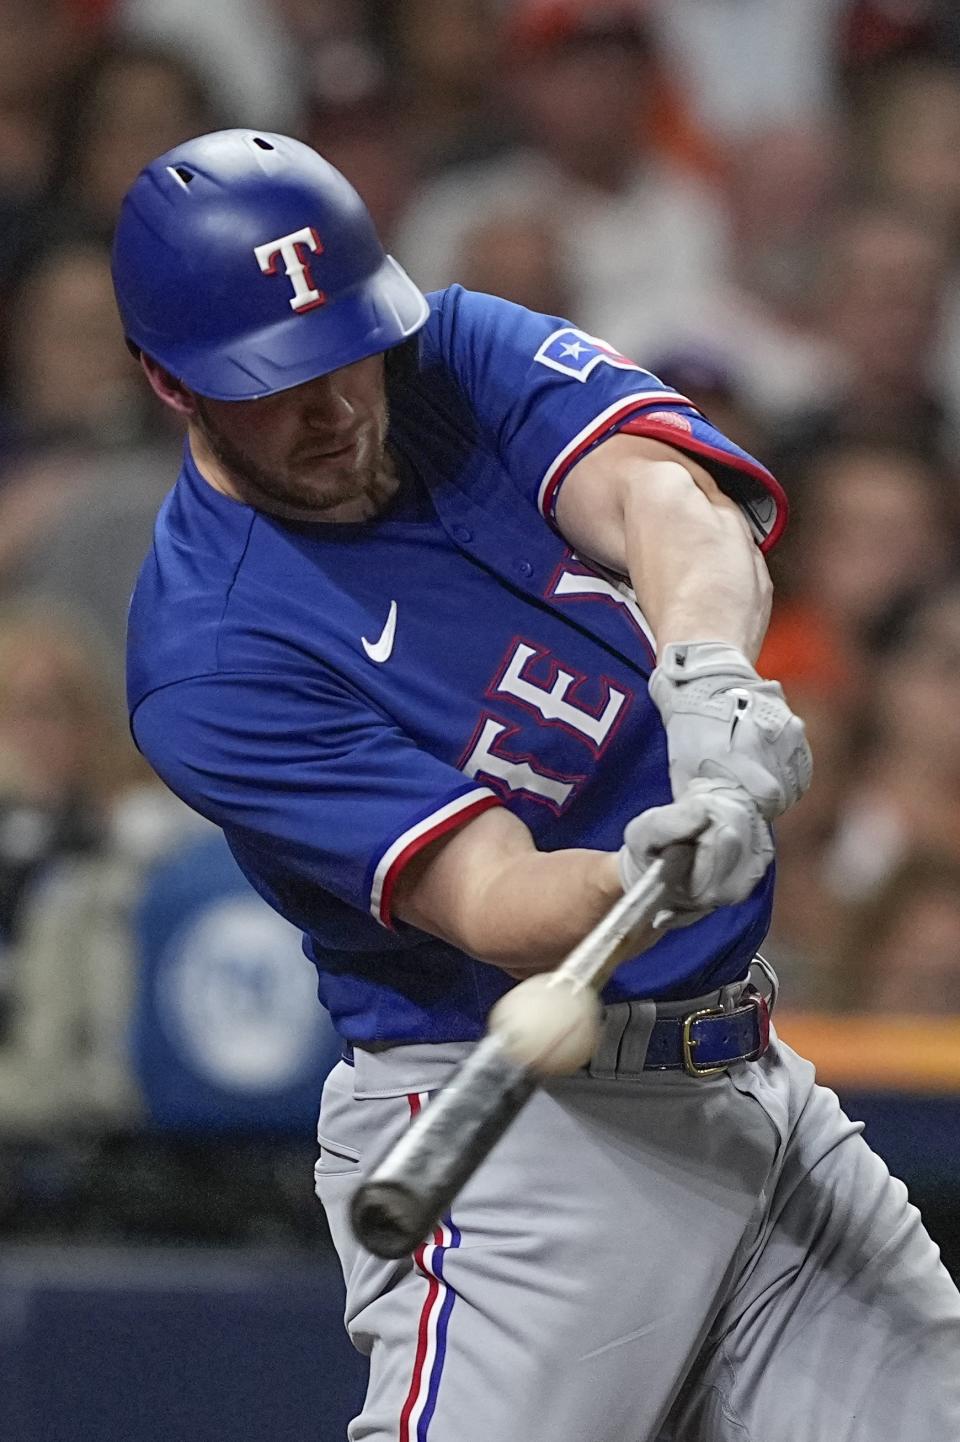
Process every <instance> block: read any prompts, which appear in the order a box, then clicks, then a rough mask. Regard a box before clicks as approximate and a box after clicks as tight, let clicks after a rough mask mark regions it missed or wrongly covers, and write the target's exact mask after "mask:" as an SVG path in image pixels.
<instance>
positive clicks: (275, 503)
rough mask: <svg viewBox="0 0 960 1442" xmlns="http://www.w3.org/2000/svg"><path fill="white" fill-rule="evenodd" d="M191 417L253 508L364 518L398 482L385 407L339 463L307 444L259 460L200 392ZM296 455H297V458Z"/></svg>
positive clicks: (318, 517)
mask: <svg viewBox="0 0 960 1442" xmlns="http://www.w3.org/2000/svg"><path fill="white" fill-rule="evenodd" d="M195 401H196V407H197V410H196V422H197V425H198V426H199V427H200V430H201V432H202V433H203V438H204V440H205V441H206V443H207V446H208V447H209V449H210V451H211V453H212V455H213V456H214V457H215V458H216V460H217V461H218V462H219V463H220V465H221V466H223V468H224V469H225V470H226V471H227V472H228V473H229V474H230V475H231V476H232V477H233V479H234V481H235V482H237V483H238V485H237V489H238V491H239V493H240V495H241V496H242V498H243V500H244V501H246V502H247V503H248V504H250V505H252V506H256V507H257V509H259V510H264V511H269V512H271V513H272V514H274V515H280V516H284V517H287V518H289V519H291V520H303V521H331V522H338V521H339V522H345V521H366V520H369V519H370V518H371V517H372V516H375V515H378V514H379V512H380V511H382V510H383V509H384V507H385V506H386V505H387V504H388V503H389V502H390V501H391V500H392V499H393V496H394V495H395V493H396V491H397V487H398V485H399V481H398V478H397V474H396V471H395V469H394V466H393V461H392V457H391V456H390V453H389V451H388V450H387V447H386V436H387V428H388V425H389V412H388V410H387V407H386V404H384V407H383V412H382V415H381V416H380V417H378V419H377V421H370V422H369V423H367V424H366V425H364V426H362V427H361V429H360V431H359V432H358V435H357V439H356V444H355V447H354V450H353V452H352V453H351V454H349V455H348V456H346V457H345V458H344V460H343V462H342V463H341V464H337V463H336V462H335V461H326V462H324V461H323V459H322V458H321V459H320V460H319V461H313V463H312V464H311V459H310V455H309V446H307V445H301V446H299V447H297V448H296V449H295V450H294V451H293V453H292V457H287V458H285V459H284V460H283V461H282V462H278V463H276V464H273V465H270V466H269V467H268V466H265V465H263V464H262V463H261V462H260V461H258V460H257V459H256V458H255V457H253V456H251V455H250V454H249V452H248V451H246V450H245V449H244V448H243V447H242V446H238V445H237V444H236V443H235V442H234V441H233V440H231V438H230V437H229V436H227V435H225V434H224V432H223V431H222V430H221V429H220V428H219V427H218V426H217V424H216V422H215V421H214V420H213V418H212V417H211V415H210V412H209V409H208V408H207V406H206V404H205V402H204V398H203V397H202V396H195ZM298 455H299V457H300V458H299V459H298Z"/></svg>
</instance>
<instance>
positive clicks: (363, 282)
mask: <svg viewBox="0 0 960 1442" xmlns="http://www.w3.org/2000/svg"><path fill="white" fill-rule="evenodd" d="M113 282H114V288H115V290H116V295H117V304H118V306H119V308H120V315H121V318H122V320H123V325H124V330H125V332H126V335H127V338H128V340H129V341H130V342H131V344H132V345H134V346H135V347H137V348H138V349H140V350H141V351H144V352H145V353H146V354H147V355H149V356H152V357H153V358H154V359H155V360H157V361H159V363H160V364H161V365H162V366H163V367H164V368H165V369H166V370H168V371H170V372H171V373H172V374H173V375H175V376H176V377H177V378H178V379H179V380H181V381H182V382H183V383H184V385H186V386H188V387H189V388H190V389H191V390H194V391H197V392H198V393H199V394H200V395H203V396H210V397H211V398H213V399H215V400H226V401H239V400H252V399H254V398H255V397H257V396H265V395H272V394H273V393H274V392H275V391H282V390H287V389H288V388H289V387H290V386H296V385H300V384H301V383H302V382H304V381H308V380H313V379H314V378H315V377H316V376H321V375H325V374H326V373H327V372H328V371H332V370H337V369H338V368H339V367H340V366H345V365H352V364H353V363H354V361H358V360H363V359H364V358H365V357H366V356H371V355H377V354H378V353H379V352H381V351H385V350H389V349H390V348H391V346H396V345H399V344H400V343H401V342H402V341H405V340H407V339H408V337H410V336H412V335H413V334H414V333H415V332H416V331H418V330H419V329H420V327H421V326H422V325H423V323H424V321H425V320H426V318H427V309H428V308H427V302H426V300H425V299H424V297H423V295H422V294H421V292H420V291H419V290H418V289H417V287H416V286H415V285H414V283H413V281H412V280H411V279H410V277H409V276H408V275H407V274H406V273H405V272H404V271H403V270H401V268H400V266H399V265H397V263H396V261H395V260H393V259H392V257H390V256H388V255H385V254H384V251H383V247H382V246H381V244H380V241H379V239H378V237H377V233H376V231H375V230H374V227H373V222H372V220H371V219H370V216H369V214H368V213H367V210H366V207H365V206H364V204H363V202H362V201H361V199H360V197H359V196H358V195H357V193H356V191H355V190H354V189H353V187H352V186H351V185H350V184H349V182H348V181H346V180H345V179H344V177H343V176H342V175H341V174H340V173H339V171H337V170H334V168H333V166H332V165H328V164H327V162H326V161H325V160H323V159H322V158H321V157H320V156H319V155H318V154H317V153H316V151H314V150H311V149H310V147H309V146H307V145H303V144H301V142H300V141H298V140H291V139H290V138H289V137H287V136H285V135H271V134H269V133H268V132H266V131H256V130H220V131H217V132H215V133H214V134H212V135H201V136H200V137H198V138H197V139H196V140H188V141H187V142H186V143H185V144H184V145H178V146H177V147H176V148H175V149H173V150H168V151H167V153H166V154H165V155H161V156H160V157H159V158H158V159H157V160H154V161H153V162H152V163H151V164H150V165H148V166H147V167H146V168H145V169H144V170H142V171H141V172H140V174H139V175H138V177H137V179H136V180H135V181H134V183H133V185H132V186H131V187H130V189H129V190H128V192H127V194H126V196H125V198H124V202H123V206H122V208H121V211H120V219H119V221H118V223H117V230H116V235H115V237H114V245H113Z"/></svg>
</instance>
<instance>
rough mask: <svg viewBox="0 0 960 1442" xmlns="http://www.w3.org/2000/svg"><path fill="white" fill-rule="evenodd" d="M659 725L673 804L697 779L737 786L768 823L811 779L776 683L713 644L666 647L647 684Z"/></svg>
mask: <svg viewBox="0 0 960 1442" xmlns="http://www.w3.org/2000/svg"><path fill="white" fill-rule="evenodd" d="M650 695H651V696H652V697H653V700H654V702H655V704H656V706H657V708H658V710H659V712H660V715H661V717H662V718H663V724H664V727H665V728H666V732H667V749H668V754H669V759H670V783H671V785H672V787H673V794H674V796H678V797H679V796H683V795H684V793H685V790H686V788H687V786H688V785H689V783H690V782H691V781H693V780H694V778H696V777H708V778H710V777H713V778H723V779H726V780H729V781H734V782H737V783H738V784H739V785H740V786H742V787H743V788H744V790H745V791H748V792H749V794H750V795H751V796H752V797H753V799H754V801H755V802H756V803H757V806H758V807H759V808H760V812H761V814H762V815H763V816H764V817H766V819H767V820H768V821H770V820H772V818H773V817H774V816H779V815H780V814H781V812H783V811H786V809H787V807H788V806H792V805H793V803H794V802H795V801H798V800H799V799H800V797H801V796H802V795H803V793H804V792H805V791H806V789H807V787H808V786H809V785H810V778H811V776H812V774H813V758H812V757H811V755H810V747H809V746H808V745H807V740H806V736H805V735H804V729H803V722H802V721H801V720H800V718H799V717H798V716H794V714H793V712H792V711H791V710H790V707H789V706H788V705H787V703H786V700H785V698H784V695H783V689H782V687H781V686H780V685H779V683H778V682H776V681H762V680H761V679H760V677H759V676H758V675H757V672H756V671H755V670H754V668H753V667H752V666H751V665H750V662H749V661H748V660H747V659H746V657H745V656H744V655H743V654H742V653H741V652H740V651H738V650H737V649H736V648H735V647H734V646H727V645H725V644H724V643H722V642H719V641H696V642H691V643H689V644H687V645H683V646H667V647H666V649H665V651H664V655H663V658H662V660H661V662H660V665H659V666H658V667H657V669H656V670H655V671H654V673H653V675H652V676H651V677H650Z"/></svg>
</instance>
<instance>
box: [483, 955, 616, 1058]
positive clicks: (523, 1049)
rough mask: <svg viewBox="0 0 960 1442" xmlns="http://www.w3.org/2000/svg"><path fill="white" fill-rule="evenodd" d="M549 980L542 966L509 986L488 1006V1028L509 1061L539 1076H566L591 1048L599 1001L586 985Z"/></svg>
mask: <svg viewBox="0 0 960 1442" xmlns="http://www.w3.org/2000/svg"><path fill="white" fill-rule="evenodd" d="M550 983H551V973H550V972H541V973H539V974H538V975H537V976H528V977H527V979H526V980H525V981H522V982H521V983H520V985H519V986H515V987H514V988H513V990H512V991H508V992H507V994H506V996H502V997H501V998H500V1000H499V1001H498V1002H497V1004H496V1005H495V1006H494V1008H493V1010H492V1011H491V1013H490V1022H489V1029H490V1031H492V1032H495V1033H496V1035H497V1036H498V1037H499V1038H500V1041H501V1043H502V1044H503V1049H504V1051H505V1052H506V1053H507V1055H508V1056H509V1057H511V1059H512V1060H513V1061H517V1062H520V1063H521V1065H523V1066H528V1067H530V1069H531V1071H534V1072H536V1073H537V1074H538V1075H539V1076H569V1075H570V1073H571V1072H575V1071H577V1069H578V1068H579V1067H582V1066H585V1065H586V1063H587V1062H588V1061H589V1060H590V1058H591V1056H592V1055H593V1053H594V1051H595V1050H596V1045H597V1041H598V1038H599V1035H600V1018H601V1008H600V1002H599V999H598V997H597V994H596V992H594V991H591V990H590V989H589V987H588V988H587V989H586V990H585V991H572V990H571V989H570V987H569V985H564V984H562V983H561V984H560V985H556V984H554V985H551V984H550Z"/></svg>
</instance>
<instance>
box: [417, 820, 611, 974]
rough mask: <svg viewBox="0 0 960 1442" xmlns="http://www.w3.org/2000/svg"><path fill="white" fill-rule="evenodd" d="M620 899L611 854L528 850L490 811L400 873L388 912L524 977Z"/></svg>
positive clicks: (551, 962)
mask: <svg viewBox="0 0 960 1442" xmlns="http://www.w3.org/2000/svg"><path fill="white" fill-rule="evenodd" d="M622 892H623V887H622V885H621V882H620V876H619V871H618V867H617V857H616V855H615V853H612V852H606V851H593V850H587V849H586V848H583V847H577V848H573V849H569V850H564V851H549V852H541V851H538V850H537V849H536V847H535V845H534V843H533V838H532V837H531V835H530V832H529V831H528V830H527V828H526V827H525V826H524V825H523V823H522V822H521V821H519V820H518V819H517V818H516V817H515V816H513V815H512V814H511V813H510V812H509V811H506V810H505V809H501V808H499V807H497V808H495V809H494V810H492V811H488V812H485V813H484V814H483V815H481V816H478V817H477V818H476V819H475V820H473V821H472V822H470V823H469V824H468V825H467V826H465V827H463V828H462V829H461V830H460V831H458V832H454V833H453V834H452V835H450V836H448V837H446V838H444V840H443V841H442V842H441V843H439V844H438V845H437V846H436V847H435V848H432V849H431V851H430V852H429V854H427V855H425V856H423V857H421V858H416V859H415V860H414V861H413V862H412V863H411V864H410V866H409V867H408V868H407V869H406V871H405V872H404V874H403V875H402V876H401V878H400V883H399V885H398V887H397V891H396V893H395V898H394V913H395V915H396V916H397V917H398V918H399V919H401V920H403V921H407V922H410V923H411V924H412V925H414V926H418V927H420V928H421V930H423V931H428V932H430V933H431V934H432V935H434V936H440V937H442V938H443V939H444V940H445V941H449V942H451V943H452V944H453V945H454V946H457V947H459V948H460V949H461V950H462V951H465V952H467V953H468V954H469V955H471V956H476V957H479V958H480V959H481V960H482V961H488V962H490V963H492V964H493V965H494V966H499V967H501V968H503V970H505V971H508V972H510V973H511V974H512V975H526V974H527V973H530V972H534V971H546V970H549V969H550V968H551V967H554V966H556V964H557V963H558V962H559V961H560V960H561V959H562V958H563V957H564V956H565V955H566V953H567V952H568V951H569V950H570V948H571V947H573V946H575V945H576V943H577V942H578V941H580V940H581V938H582V937H583V936H584V935H585V934H586V933H587V931H589V929H590V927H591V926H592V925H593V924H594V922H596V921H598V920H599V919H600V917H601V916H602V915H603V914H604V912H606V911H607V910H608V909H609V907H610V906H611V905H612V904H613V902H614V901H615V900H616V899H617V898H618V897H619V896H620V895H622Z"/></svg>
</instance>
